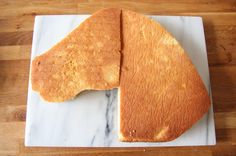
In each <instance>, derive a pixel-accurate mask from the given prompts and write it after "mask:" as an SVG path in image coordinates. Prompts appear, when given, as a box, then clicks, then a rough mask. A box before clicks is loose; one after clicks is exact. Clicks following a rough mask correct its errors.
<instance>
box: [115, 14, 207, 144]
mask: <svg viewBox="0 0 236 156" xmlns="http://www.w3.org/2000/svg"><path fill="white" fill-rule="evenodd" d="M121 30H122V34H123V36H122V37H123V50H122V64H121V66H122V67H121V68H122V69H121V77H120V88H119V96H120V127H119V139H120V140H121V141H143V142H146V141H148V142H154V141H170V140H173V139H175V138H177V137H178V136H180V135H181V134H182V133H183V132H185V131H186V130H187V129H189V128H190V127H191V126H192V125H193V124H194V123H195V122H196V121H198V120H199V119H200V118H201V117H202V116H203V115H204V114H205V113H206V112H207V111H208V108H209V106H210V98H209V96H208V93H207V90H206V88H205V86H204V84H203V82H202V80H201V78H200V76H199V74H198V72H197V71H196V69H195V67H194V65H193V64H192V63H191V61H190V59H189V58H188V56H187V54H186V53H185V51H184V50H183V48H182V47H181V46H180V44H179V43H178V42H177V41H176V39H175V38H173V37H172V36H171V35H170V34H169V33H168V32H167V31H166V30H165V29H164V28H163V27H162V26H161V25H160V24H158V23H156V22H154V21H152V20H150V19H148V18H147V17H145V16H143V15H140V14H137V13H135V12H131V11H127V10H122V29H121Z"/></svg>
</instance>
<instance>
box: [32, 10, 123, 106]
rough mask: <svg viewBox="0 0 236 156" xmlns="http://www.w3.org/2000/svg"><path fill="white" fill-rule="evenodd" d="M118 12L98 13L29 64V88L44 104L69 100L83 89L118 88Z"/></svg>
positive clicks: (104, 11) (106, 11) (102, 11)
mask: <svg viewBox="0 0 236 156" xmlns="http://www.w3.org/2000/svg"><path fill="white" fill-rule="evenodd" d="M120 12H121V10H120V9H113V8H110V9H104V10H101V11H98V12H97V13H95V14H94V15H92V16H91V17H89V18H88V19H87V20H85V21H84V22H83V23H82V24H80V26H79V27H78V28H76V29H75V30H74V31H72V32H71V33H70V34H69V35H68V36H67V37H65V39H63V40H62V41H61V42H59V43H58V44H56V45H55V46H54V47H52V48H51V49H49V50H48V51H47V52H46V53H44V54H43V55H40V56H37V57H36V58H35V59H34V60H33V62H32V70H31V81H32V88H33V89H34V90H36V91H38V92H39V93H40V95H41V96H42V97H43V98H44V99H45V100H47V101H51V102H60V101H65V100H69V99H72V98H73V97H75V96H76V95H77V94H78V93H79V92H81V91H83V90H86V89H95V90H106V89H112V88H115V87H118V86H119V71H120Z"/></svg>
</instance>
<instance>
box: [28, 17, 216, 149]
mask: <svg viewBox="0 0 236 156" xmlns="http://www.w3.org/2000/svg"><path fill="white" fill-rule="evenodd" d="M87 17H88V15H60V16H58V15H56V16H37V17H36V18H35V26H34V34H33V44H32V55H31V60H32V59H33V58H34V57H35V56H37V55H40V54H42V53H43V52H44V51H46V50H47V49H49V48H50V47H51V46H53V45H54V44H56V43H57V42H58V41H60V40H61V39H63V38H64V37H65V36H66V35H67V34H68V33H69V32H70V31H72V30H73V29H74V28H76V27H77V26H78V25H79V24H80V23H81V22H82V21H83V20H85V19H86V18H87ZM149 17H150V18H152V19H154V20H156V21H158V22H160V23H161V24H162V25H163V26H164V27H165V28H166V29H167V30H168V31H169V32H171V34H172V35H173V36H174V37H176V39H177V40H178V41H179V42H180V44H181V45H182V46H183V48H184V49H185V50H186V52H187V53H188V55H189V57H190V58H191V60H192V62H193V64H194V65H195V66H196V69H197V70H198V72H199V74H200V76H201V78H202V79H203V81H204V84H205V86H206V87H207V89H208V92H209V94H210V96H211V88H210V79H209V69H208V62H207V53H206V45H205V37H204V30H203V24H202V19H201V18H200V17H183V16H149ZM117 96H118V95H117V89H113V90H110V91H84V92H82V93H81V94H79V96H77V97H76V98H75V99H74V100H71V101H66V102H63V103H48V102H45V101H44V100H43V99H41V97H40V96H39V95H38V93H36V92H34V91H32V89H31V82H29V89H28V104H27V118H26V131H25V145H26V146H55V147H56V146H57V147H61V146H65V147H138V146H143V147H144V146H194V145H214V144H215V142H216V140H215V127H214V118H213V109H212V107H211V108H210V110H209V112H208V113H207V114H206V115H204V117H203V118H202V119H201V120H200V121H198V122H197V123H196V124H195V125H194V126H193V127H192V128H191V129H189V130H188V131H187V132H185V133H184V134H183V135H182V136H180V137H179V138H177V139H176V140H174V141H171V142H166V143H124V142H119V141H118V134H117V133H118V97H117Z"/></svg>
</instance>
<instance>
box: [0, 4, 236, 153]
mask: <svg viewBox="0 0 236 156" xmlns="http://www.w3.org/2000/svg"><path fill="white" fill-rule="evenodd" d="M104 7H121V8H126V9H130V10H134V11H137V12H140V13H145V14H153V15H191V16H201V17H203V22H204V28H205V36H206V44H207V51H208V61H209V67H210V77H211V84H212V94H213V103H214V104H213V105H214V112H215V124H216V139H217V145H216V146H210V147H207V146H202V147H164V148H160V147H158V148H157V147H151V148H112V149H110V148H26V147H25V146H24V130H25V116H26V99H27V87H28V77H29V64H30V53H31V44H32V34H33V25H34V16H35V15H48V14H89V13H93V12H95V11H97V10H98V9H101V8H104ZM0 10H1V14H0V155H30V156H31V155H58V154H63V155H68V156H69V155H78V154H79V155H94V156H98V155H112V156H115V155H125V156H134V155H149V156H154V155H155V156H159V155H160V156H162V155H176V156H177V155H185V154H188V155H191V156H195V155H196V156H198V155H207V156H208V155H209V156H211V155H214V156H218V155H234V156H235V155H236V41H235V40H236V1H235V0H209V1H206V0H176V1H174V2H165V1H164V0H159V1H158V2H155V1H154V0H147V1H144V0H141V1H118V0H114V1H102V0H98V1H96V0H90V1H88V0H79V1H76V0H68V1H64V0H60V1H57V2H56V1H49V0H41V1H39V0H38V1H28V0H21V1H14V0H1V1H0Z"/></svg>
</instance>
